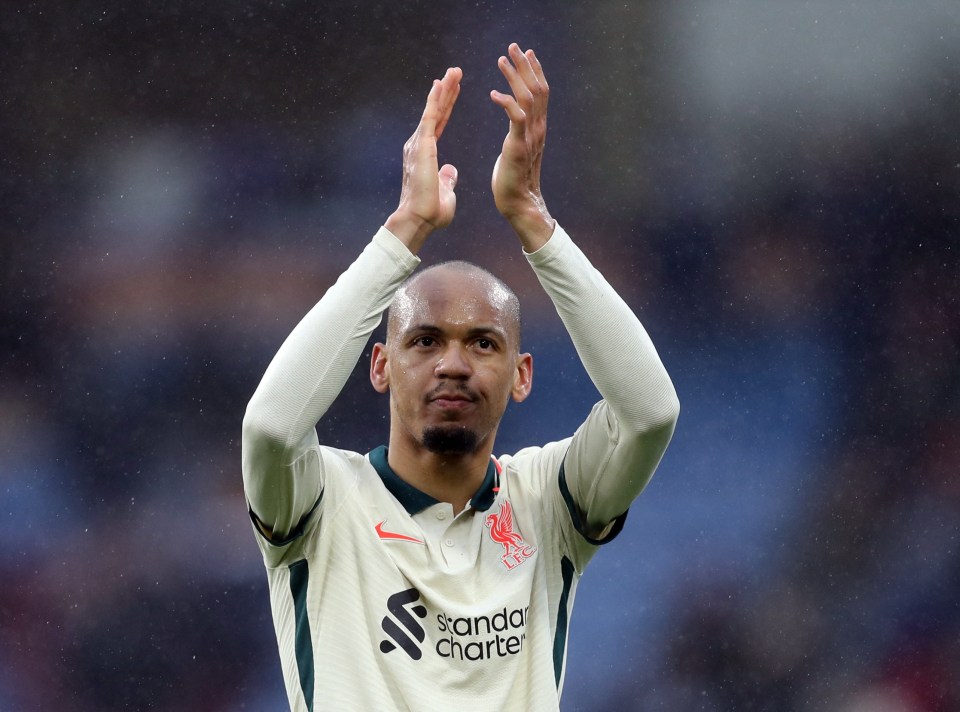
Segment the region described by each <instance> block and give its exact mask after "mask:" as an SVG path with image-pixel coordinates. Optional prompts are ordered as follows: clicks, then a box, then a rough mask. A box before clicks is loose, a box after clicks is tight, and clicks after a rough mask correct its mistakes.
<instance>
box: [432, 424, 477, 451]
mask: <svg viewBox="0 0 960 712" xmlns="http://www.w3.org/2000/svg"><path fill="white" fill-rule="evenodd" d="M479 440H480V439H479V438H478V437H477V434H476V433H475V432H473V431H472V430H469V429H467V428H465V427H463V426H462V425H454V426H447V427H444V426H442V425H432V426H430V427H428V428H424V429H423V446H424V447H425V448H427V450H429V451H430V452H432V453H436V454H437V455H467V454H469V453H471V452H475V451H476V449H477V445H478V444H479Z"/></svg>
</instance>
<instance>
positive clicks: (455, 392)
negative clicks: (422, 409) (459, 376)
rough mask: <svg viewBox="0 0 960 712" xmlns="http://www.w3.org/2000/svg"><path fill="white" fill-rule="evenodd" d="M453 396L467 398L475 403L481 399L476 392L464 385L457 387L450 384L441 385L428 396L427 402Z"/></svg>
mask: <svg viewBox="0 0 960 712" xmlns="http://www.w3.org/2000/svg"><path fill="white" fill-rule="evenodd" d="M451 395H452V396H457V397H459V398H465V399H466V400H469V401H475V400H478V399H479V396H478V395H477V393H476V391H474V390H473V389H472V388H469V387H468V386H466V385H465V384H463V383H459V384H456V385H454V384H450V383H441V384H440V385H439V386H437V387H436V388H434V389H433V390H432V391H430V392H429V393H428V394H427V400H428V401H432V400H436V399H437V398H443V397H449V396H451Z"/></svg>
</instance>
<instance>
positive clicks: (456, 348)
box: [433, 341, 473, 378]
mask: <svg viewBox="0 0 960 712" xmlns="http://www.w3.org/2000/svg"><path fill="white" fill-rule="evenodd" d="M433 372H434V374H435V375H436V376H438V377H440V378H469V377H470V375H471V374H472V373H473V366H472V365H471V364H470V358H469V356H468V354H467V352H466V349H465V348H464V345H463V344H461V343H459V342H457V341H451V342H449V343H448V344H447V347H446V348H445V349H444V350H443V352H442V353H441V354H440V358H439V359H438V360H437V365H436V366H434V369H433Z"/></svg>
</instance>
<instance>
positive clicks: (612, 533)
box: [559, 463, 627, 546]
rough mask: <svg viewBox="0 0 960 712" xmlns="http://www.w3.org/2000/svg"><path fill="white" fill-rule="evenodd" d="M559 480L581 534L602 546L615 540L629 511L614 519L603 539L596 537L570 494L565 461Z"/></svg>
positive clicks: (572, 517)
mask: <svg viewBox="0 0 960 712" xmlns="http://www.w3.org/2000/svg"><path fill="white" fill-rule="evenodd" d="M559 481H560V494H561V495H563V501H564V502H565V503H566V505H567V511H568V512H570V519H572V520H573V526H574V528H575V529H576V530H577V532H579V534H580V536H582V537H583V538H584V539H586V540H587V542H589V543H590V544H593V545H595V546H600V545H601V544H606V543H607V542H610V541H613V540H614V538H615V537H616V536H617V534H619V533H620V532H621V530H622V529H623V525H624V522H626V521H627V512H624V513H623V514H621V515H619V516H618V517H617V518H616V519H614V520H613V526H611V527H610V530H609V531H608V532H607V533H606V535H605V536H604V537H603V538H602V539H594V538H593V537H591V536H590V535H589V534H587V526H586V522H585V521H583V517H582V516H581V514H580V507H578V506H577V503H576V502H574V501H573V495H572V494H570V488H569V487H567V473H566V471H565V470H564V463H561V464H560V478H559Z"/></svg>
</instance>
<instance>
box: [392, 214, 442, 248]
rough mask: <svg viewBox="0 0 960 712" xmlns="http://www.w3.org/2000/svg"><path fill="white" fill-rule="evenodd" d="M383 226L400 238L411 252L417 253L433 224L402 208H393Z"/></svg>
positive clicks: (432, 228)
mask: <svg viewBox="0 0 960 712" xmlns="http://www.w3.org/2000/svg"><path fill="white" fill-rule="evenodd" d="M383 226H384V227H385V228H387V230H389V231H390V232H391V233H393V235H394V236H395V237H396V238H397V239H398V240H400V242H402V243H403V244H404V245H406V247H407V249H408V250H410V252H412V253H413V254H417V252H419V251H420V248H421V247H423V243H424V242H426V241H427V237H429V236H430V233H431V232H433V230H434V226H433V225H432V224H430V223H429V222H427V221H426V220H424V219H423V218H418V217H416V216H415V215H411V214H409V213H407V212H405V211H403V210H395V211H394V212H393V213H391V215H390V217H388V218H387V220H386V222H384V223H383Z"/></svg>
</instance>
